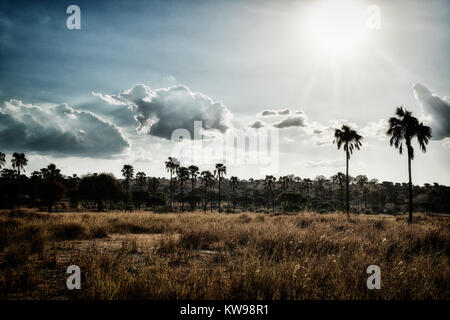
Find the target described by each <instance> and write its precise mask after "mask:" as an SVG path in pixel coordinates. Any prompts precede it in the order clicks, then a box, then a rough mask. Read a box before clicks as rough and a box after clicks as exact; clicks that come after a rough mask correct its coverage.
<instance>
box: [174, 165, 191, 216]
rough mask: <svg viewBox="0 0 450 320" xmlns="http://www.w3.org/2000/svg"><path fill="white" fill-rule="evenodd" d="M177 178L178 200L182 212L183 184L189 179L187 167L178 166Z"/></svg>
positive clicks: (183, 199)
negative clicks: (178, 187) (178, 186)
mask: <svg viewBox="0 0 450 320" xmlns="http://www.w3.org/2000/svg"><path fill="white" fill-rule="evenodd" d="M177 179H178V183H179V184H180V195H179V201H180V204H181V212H184V202H185V200H186V199H185V198H184V184H185V182H186V181H188V180H189V169H188V168H186V167H178V170H177Z"/></svg>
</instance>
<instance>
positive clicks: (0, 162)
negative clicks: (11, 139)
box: [0, 152, 6, 169]
mask: <svg viewBox="0 0 450 320" xmlns="http://www.w3.org/2000/svg"><path fill="white" fill-rule="evenodd" d="M5 163H6V155H5V154H4V153H2V152H0V169H1V168H3V167H4V166H5Z"/></svg>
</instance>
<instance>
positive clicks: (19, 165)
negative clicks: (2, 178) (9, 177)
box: [11, 152, 28, 176]
mask: <svg viewBox="0 0 450 320" xmlns="http://www.w3.org/2000/svg"><path fill="white" fill-rule="evenodd" d="M27 163H28V159H27V158H25V154H24V153H17V152H14V153H13V157H12V159H11V164H12V167H13V169H17V175H19V176H20V170H21V169H22V170H23V171H25V167H26V165H27Z"/></svg>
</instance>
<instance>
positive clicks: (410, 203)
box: [408, 151, 413, 224]
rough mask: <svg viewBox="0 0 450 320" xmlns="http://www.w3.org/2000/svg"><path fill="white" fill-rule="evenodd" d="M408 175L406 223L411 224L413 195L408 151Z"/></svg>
mask: <svg viewBox="0 0 450 320" xmlns="http://www.w3.org/2000/svg"><path fill="white" fill-rule="evenodd" d="M408 175H409V217H408V223H409V224H412V214H413V195H412V179H411V154H410V152H409V151H408Z"/></svg>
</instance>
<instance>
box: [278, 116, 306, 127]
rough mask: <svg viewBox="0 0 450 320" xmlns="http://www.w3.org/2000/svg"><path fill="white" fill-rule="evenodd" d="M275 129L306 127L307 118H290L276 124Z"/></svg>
mask: <svg viewBox="0 0 450 320" xmlns="http://www.w3.org/2000/svg"><path fill="white" fill-rule="evenodd" d="M273 126H274V127H275V128H280V129H281V128H288V127H306V117H305V116H294V117H288V118H286V119H283V120H281V121H280V122H277V123H274V124H273Z"/></svg>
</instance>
